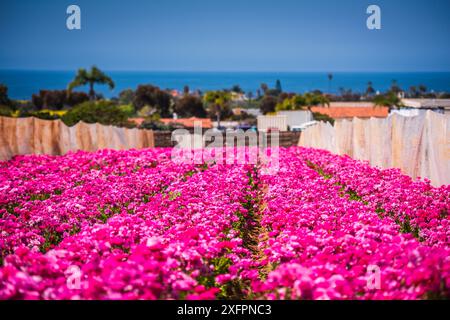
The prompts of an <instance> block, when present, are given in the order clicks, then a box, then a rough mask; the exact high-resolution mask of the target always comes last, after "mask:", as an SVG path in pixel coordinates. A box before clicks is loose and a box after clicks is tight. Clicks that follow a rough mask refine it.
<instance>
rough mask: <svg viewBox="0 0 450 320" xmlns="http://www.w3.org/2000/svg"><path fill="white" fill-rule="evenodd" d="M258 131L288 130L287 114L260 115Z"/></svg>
mask: <svg viewBox="0 0 450 320" xmlns="http://www.w3.org/2000/svg"><path fill="white" fill-rule="evenodd" d="M257 119H258V131H263V132H265V131H267V130H268V129H277V130H279V131H287V129H288V125H287V116H285V115H276V116H259V117H258V118H257Z"/></svg>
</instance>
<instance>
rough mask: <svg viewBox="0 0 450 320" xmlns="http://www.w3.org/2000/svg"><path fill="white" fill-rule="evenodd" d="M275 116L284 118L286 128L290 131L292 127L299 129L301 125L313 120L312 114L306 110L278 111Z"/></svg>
mask: <svg viewBox="0 0 450 320" xmlns="http://www.w3.org/2000/svg"><path fill="white" fill-rule="evenodd" d="M277 115H280V116H286V118H287V126H288V128H289V129H290V130H292V128H293V127H300V126H302V125H303V124H305V123H308V122H311V121H313V120H314V118H313V115H312V112H311V111H308V110H306V111H303V110H296V111H279V112H277Z"/></svg>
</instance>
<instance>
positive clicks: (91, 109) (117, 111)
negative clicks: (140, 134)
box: [62, 101, 128, 126]
mask: <svg viewBox="0 0 450 320" xmlns="http://www.w3.org/2000/svg"><path fill="white" fill-rule="evenodd" d="M127 120H128V116H127V113H126V112H125V111H123V110H122V109H121V108H120V107H119V106H117V105H115V104H114V103H112V102H110V101H99V102H94V101H89V102H84V103H82V104H80V105H78V106H76V107H74V108H73V109H71V110H69V111H68V112H67V113H66V114H65V115H64V116H63V117H62V121H63V122H64V123H65V124H66V125H68V126H73V125H75V124H77V123H78V122H79V121H84V122H86V123H97V122H98V123H100V124H103V125H115V126H128V122H127Z"/></svg>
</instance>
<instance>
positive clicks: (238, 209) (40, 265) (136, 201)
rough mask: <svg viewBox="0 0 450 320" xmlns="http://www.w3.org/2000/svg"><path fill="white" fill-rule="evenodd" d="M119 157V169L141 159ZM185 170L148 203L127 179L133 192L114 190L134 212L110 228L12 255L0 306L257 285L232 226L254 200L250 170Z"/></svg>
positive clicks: (119, 216) (212, 293)
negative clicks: (14, 301)
mask: <svg viewBox="0 0 450 320" xmlns="http://www.w3.org/2000/svg"><path fill="white" fill-rule="evenodd" d="M122 155H123V156H124V157H123V158H122V161H124V163H123V168H122V169H125V168H129V164H130V163H134V162H135V160H136V159H135V157H140V155H139V154H135V153H132V152H130V153H125V154H123V153H122ZM95 156H96V157H97V156H99V155H95ZM120 157H121V156H120ZM33 161H36V159H34V160H33ZM161 164H163V163H162V162H160V163H159V165H161ZM107 167H109V166H105V168H107ZM163 167H164V170H162V171H165V170H168V171H169V172H173V170H172V169H173V168H171V165H169V163H165V162H164V164H163ZM122 169H121V170H120V171H121V172H122ZM185 169H186V168H184V169H183V170H181V168H180V169H179V170H180V171H179V173H178V175H177V176H178V179H170V178H168V176H167V175H165V179H166V181H164V182H165V185H166V186H167V187H166V188H164V190H162V191H161V192H158V193H155V194H153V195H152V196H151V197H148V198H147V199H146V200H145V201H142V199H141V198H142V194H141V193H136V191H133V190H132V188H131V186H132V185H133V184H132V181H131V180H130V183H131V186H130V188H123V187H124V183H122V180H118V181H117V180H113V181H110V182H109V188H111V189H110V191H109V192H117V193H118V194H122V195H121V196H122V197H124V198H121V200H122V201H121V202H120V203H121V204H123V203H124V202H123V201H124V200H125V201H127V202H129V203H128V205H127V206H125V205H122V206H121V207H120V212H118V213H116V214H115V215H113V216H111V217H109V219H107V220H106V221H105V223H100V222H98V223H85V224H82V225H81V228H80V230H79V232H78V233H76V234H74V235H66V237H65V238H64V239H63V240H62V242H61V243H60V244H59V245H57V246H56V247H55V248H53V249H51V250H49V251H48V252H46V253H45V254H43V253H40V252H36V250H32V249H29V248H28V247H26V246H22V247H19V248H16V250H15V252H14V254H10V255H8V256H7V257H6V258H5V262H4V266H3V267H2V268H0V299H173V298H175V299H179V298H188V299H212V298H215V297H217V296H220V295H223V296H226V295H227V294H230V293H229V292H231V291H232V289H233V288H232V287H231V285H230V284H231V282H232V281H233V280H237V279H249V278H252V277H253V278H255V277H256V276H257V272H256V271H253V270H251V268H250V265H251V259H250V254H249V252H248V250H246V249H245V248H243V246H242V239H241V237H240V230H239V229H238V228H236V227H235V224H236V223H237V222H239V219H240V218H239V215H244V216H245V215H246V213H247V209H246V208H244V204H245V203H246V202H247V199H248V197H250V198H251V197H252V196H253V195H252V192H253V191H252V190H251V186H250V185H249V177H248V172H249V168H246V167H243V166H213V167H211V168H206V167H205V166H202V167H201V168H199V167H197V168H196V171H195V172H194V171H191V172H190V174H188V175H186V174H182V172H185ZM102 170H103V167H102V168H101V169H100V171H99V175H101V174H102ZM106 170H108V171H109V170H111V169H106ZM112 172H114V170H112ZM127 175H130V176H132V173H131V172H127ZM169 176H170V177H172V175H171V174H169ZM133 177H134V179H135V180H137V181H136V183H135V184H134V185H135V186H138V187H140V185H139V180H140V179H142V181H143V182H144V181H146V182H147V183H150V184H151V183H153V182H155V183H156V184H160V182H161V179H160V178H156V177H155V176H154V175H152V174H151V175H143V176H142V177H137V176H133ZM155 179H156V180H155ZM115 182H118V183H117V184H115ZM123 193H125V194H123ZM102 195H104V196H105V197H107V196H108V195H106V194H102ZM133 196H134V198H133ZM130 197H131V199H130Z"/></svg>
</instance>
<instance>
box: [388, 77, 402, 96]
mask: <svg viewBox="0 0 450 320" xmlns="http://www.w3.org/2000/svg"><path fill="white" fill-rule="evenodd" d="M400 91H402V89H401V88H400V86H399V85H398V81H397V80H392V84H391V89H390V92H392V93H395V94H397V93H399V92H400Z"/></svg>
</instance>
